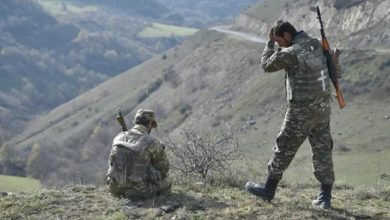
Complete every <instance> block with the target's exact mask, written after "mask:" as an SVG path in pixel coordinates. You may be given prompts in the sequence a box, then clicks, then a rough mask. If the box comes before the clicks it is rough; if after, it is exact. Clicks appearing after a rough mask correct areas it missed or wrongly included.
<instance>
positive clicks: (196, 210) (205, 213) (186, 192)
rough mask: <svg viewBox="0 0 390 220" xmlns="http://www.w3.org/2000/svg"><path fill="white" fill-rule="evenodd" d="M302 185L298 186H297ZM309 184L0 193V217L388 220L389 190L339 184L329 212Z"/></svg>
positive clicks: (77, 189)
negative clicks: (148, 195) (127, 194)
mask: <svg viewBox="0 0 390 220" xmlns="http://www.w3.org/2000/svg"><path fill="white" fill-rule="evenodd" d="M303 187H304V188H303ZM316 195H317V192H316V190H315V189H313V188H312V187H310V186H294V187H290V186H289V187H282V188H280V189H279V190H278V194H277V196H276V198H275V200H274V201H273V202H272V203H265V202H262V201H259V200H258V199H256V198H254V197H251V196H249V195H248V193H246V192H245V191H243V190H241V189H238V188H233V187H217V188H215V187H205V188H199V187H180V186H176V187H175V188H174V189H173V191H172V193H171V194H167V195H163V196H160V197H157V198H155V199H150V200H144V201H129V200H125V199H115V198H113V197H112V196H111V195H110V194H109V193H108V191H107V190H106V189H104V188H96V187H93V186H68V187H65V188H63V189H61V190H42V191H39V192H36V193H16V194H12V195H8V196H4V195H3V196H0V208H1V210H3V211H2V212H1V213H0V218H5V219H8V218H11V219H24V218H32V219H47V218H59V219H117V220H119V219H157V218H158V219H388V218H390V213H389V208H390V191H389V190H388V189H383V190H367V191H366V190H361V189H353V188H350V187H344V186H340V187H339V188H338V190H337V192H336V193H335V195H334V199H333V206H334V208H333V209H331V210H329V211H323V210H318V209H315V208H312V207H311V199H314V198H315V197H316Z"/></svg>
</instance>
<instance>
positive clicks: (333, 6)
mask: <svg viewBox="0 0 390 220" xmlns="http://www.w3.org/2000/svg"><path fill="white" fill-rule="evenodd" d="M315 6H319V7H320V9H321V14H322V19H323V23H324V28H325V32H326V33H327V37H329V40H330V42H331V43H333V44H334V45H335V46H338V47H342V48H346V47H353V48H363V49H365V48H371V49H374V48H377V49H383V48H387V49H390V32H389V30H390V15H389V13H388V9H389V7H390V2H389V1H386V0H378V1H373V0H347V1H345V0H334V1H319V0H314V1H307V0H298V1H294V2H291V1H287V0H278V1H272V0H267V1H264V2H261V3H259V4H257V5H254V6H253V7H251V8H249V9H248V10H246V11H245V12H244V13H242V14H241V16H239V17H238V18H237V19H236V20H235V27H236V29H239V30H245V31H246V32H252V33H257V34H260V35H263V36H268V31H269V29H270V25H272V24H273V22H274V21H276V20H277V19H283V20H288V21H289V22H290V23H291V24H293V25H295V26H296V28H297V29H302V30H305V31H306V32H308V33H310V34H311V35H313V36H320V32H319V24H318V19H317V14H316V12H315V8H314V10H313V7H315ZM331 46H332V45H331Z"/></svg>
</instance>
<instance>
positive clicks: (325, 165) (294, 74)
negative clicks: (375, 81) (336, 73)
mask: <svg viewBox="0 0 390 220" xmlns="http://www.w3.org/2000/svg"><path fill="white" fill-rule="evenodd" d="M261 62H262V68H263V69H264V70H265V71H266V72H274V71H278V70H282V69H285V71H286V73H285V81H286V92H287V100H288V105H287V110H286V114H285V118H284V122H283V125H282V128H281V131H280V133H279V134H278V136H277V138H276V145H275V147H274V156H273V158H272V159H271V161H270V162H269V164H268V172H269V176H270V177H271V178H272V179H275V180H277V181H279V180H280V179H282V175H283V172H284V171H285V170H286V169H287V167H288V166H289V164H290V162H291V161H292V159H293V158H294V155H295V153H296V152H297V150H298V148H299V147H300V146H301V145H302V143H303V142H304V141H305V139H306V138H307V137H308V138H309V142H310V144H311V149H312V153H313V158H312V159H313V167H314V175H315V177H316V178H317V179H318V181H320V182H321V183H323V184H333V182H334V179H335V177H334V171H333V162H332V148H333V141H332V137H331V134H330V128H329V122H330V113H331V109H330V104H329V102H330V97H331V92H330V80H329V77H328V69H327V65H326V59H325V56H324V55H323V49H322V45H321V43H320V41H319V40H318V39H316V38H311V37H309V36H308V35H307V34H306V33H305V32H303V31H301V32H299V33H298V34H297V35H296V36H294V38H293V40H292V44H291V46H290V47H287V48H283V49H279V50H278V51H275V49H274V42H272V41H269V42H268V43H267V46H266V48H265V49H264V52H263V56H262V60H261Z"/></svg>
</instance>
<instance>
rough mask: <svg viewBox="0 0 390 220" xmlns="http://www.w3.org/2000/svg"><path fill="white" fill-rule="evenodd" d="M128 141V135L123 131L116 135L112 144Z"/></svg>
mask: <svg viewBox="0 0 390 220" xmlns="http://www.w3.org/2000/svg"><path fill="white" fill-rule="evenodd" d="M127 140H128V134H127V131H123V132H121V133H119V134H117V135H116V136H115V138H114V142H115V141H127Z"/></svg>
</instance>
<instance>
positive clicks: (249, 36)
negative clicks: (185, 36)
mask: <svg viewBox="0 0 390 220" xmlns="http://www.w3.org/2000/svg"><path fill="white" fill-rule="evenodd" d="M229 28H230V26H217V27H212V28H210V29H211V30H215V31H218V32H220V33H224V34H228V35H232V36H235V37H237V38H239V39H242V40H247V41H252V42H256V43H263V44H266V43H267V41H268V40H267V39H265V38H263V37H261V36H258V35H254V34H248V33H244V32H239V31H233V30H230V29H229ZM343 50H351V48H343ZM360 50H371V51H375V52H376V53H381V54H390V49H360Z"/></svg>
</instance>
